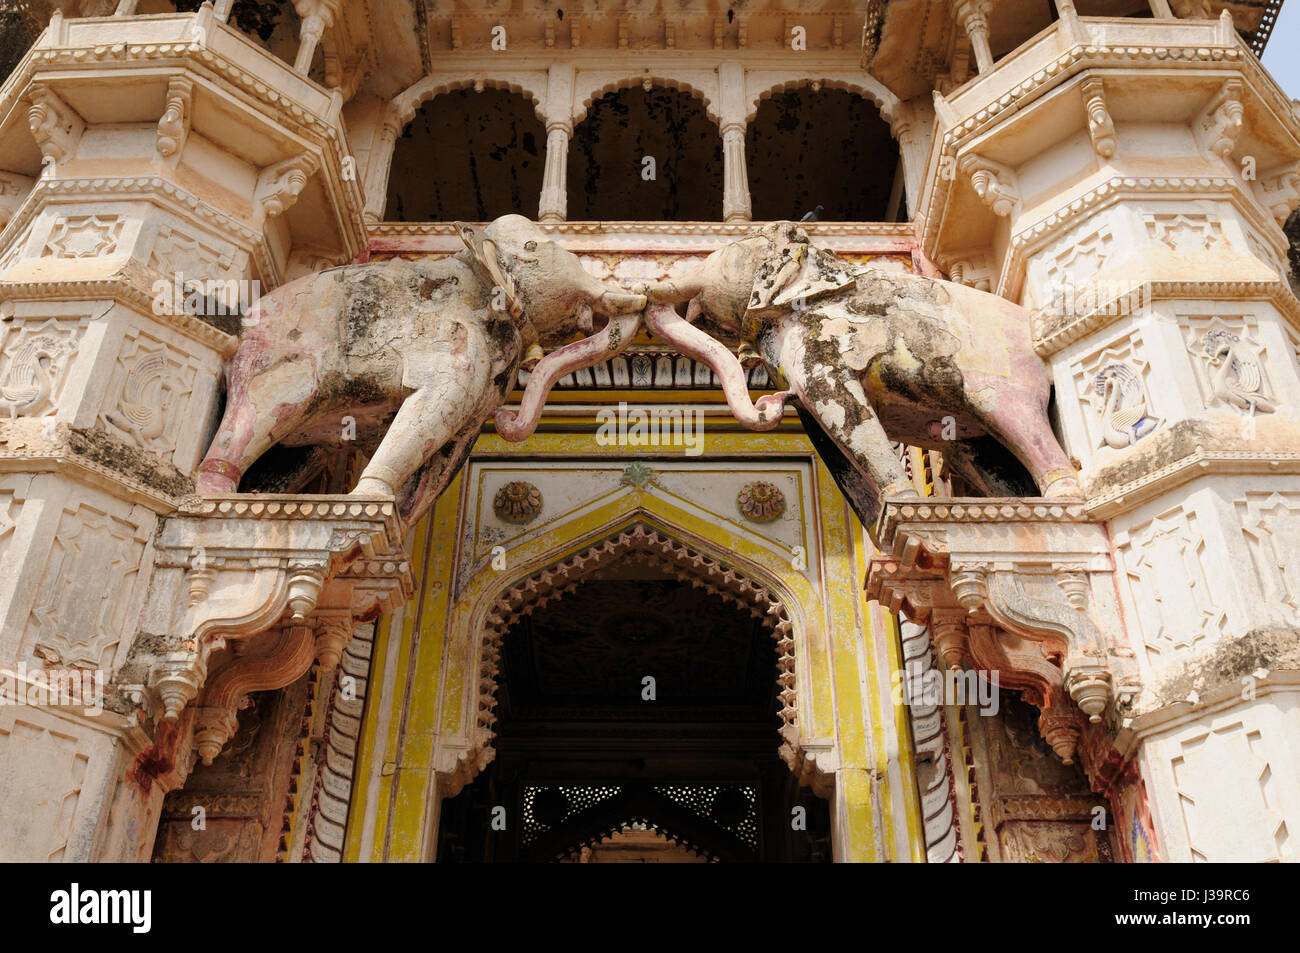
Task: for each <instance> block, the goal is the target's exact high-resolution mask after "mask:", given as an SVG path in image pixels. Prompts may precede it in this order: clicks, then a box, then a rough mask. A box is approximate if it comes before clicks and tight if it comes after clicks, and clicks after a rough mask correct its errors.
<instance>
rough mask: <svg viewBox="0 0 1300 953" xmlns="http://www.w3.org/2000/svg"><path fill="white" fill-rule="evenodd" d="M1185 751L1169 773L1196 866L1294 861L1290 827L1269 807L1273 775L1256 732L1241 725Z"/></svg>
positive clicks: (1205, 736)
mask: <svg viewBox="0 0 1300 953" xmlns="http://www.w3.org/2000/svg"><path fill="white" fill-rule="evenodd" d="M1181 748H1182V753H1181V754H1180V755H1179V756H1177V757H1175V758H1174V759H1173V761H1172V763H1171V767H1172V768H1173V772H1174V785H1175V787H1176V789H1177V791H1178V801H1179V804H1180V806H1181V807H1182V814H1183V823H1184V825H1185V827H1186V830H1187V843H1188V845H1189V846H1190V848H1191V851H1192V859H1193V860H1194V861H1197V862H1207V861H1208V862H1211V863H1218V862H1222V861H1244V862H1247V863H1259V862H1261V861H1275V860H1289V859H1293V858H1291V857H1290V856H1289V854H1290V852H1291V847H1290V832H1289V831H1288V830H1287V826H1286V821H1285V820H1283V817H1282V814H1281V813H1280V812H1279V811H1278V810H1277V809H1276V808H1275V807H1274V806H1273V805H1272V804H1271V803H1270V795H1271V794H1272V791H1271V790H1270V788H1271V782H1272V776H1273V772H1272V768H1270V766H1269V763H1268V761H1267V760H1266V759H1265V757H1264V753H1263V739H1262V738H1261V737H1260V733H1259V731H1258V730H1254V731H1251V730H1248V729H1247V728H1246V727H1245V725H1243V724H1242V723H1241V722H1240V721H1239V722H1236V723H1234V724H1231V725H1227V726H1225V727H1222V728H1217V729H1214V730H1212V731H1207V732H1205V733H1204V734H1202V735H1198V736H1197V737H1195V738H1193V739H1190V740H1188V741H1184V742H1183V743H1182V745H1181ZM1226 778H1231V779H1232V781H1231V783H1225V780H1224V779H1226Z"/></svg>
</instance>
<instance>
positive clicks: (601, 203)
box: [568, 86, 722, 221]
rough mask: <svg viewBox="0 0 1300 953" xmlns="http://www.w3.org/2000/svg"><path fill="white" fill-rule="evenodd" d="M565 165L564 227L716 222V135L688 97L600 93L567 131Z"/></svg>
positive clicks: (638, 91)
mask: <svg viewBox="0 0 1300 953" xmlns="http://www.w3.org/2000/svg"><path fill="white" fill-rule="evenodd" d="M568 162H569V165H568V183H569V196H568V201H569V205H568V216H569V219H570V220H571V221H610V220H613V221H716V220H721V218H722V137H721V135H720V133H719V132H718V126H717V124H716V123H714V121H713V120H712V119H710V118H709V116H708V113H707V112H705V109H704V104H703V103H702V102H701V101H700V100H699V99H697V98H696V97H695V96H692V95H691V94H690V93H686V92H681V91H679V90H675V89H665V88H663V87H659V86H651V87H650V89H648V90H647V89H643V88H642V87H640V86H635V87H632V88H631V89H620V90H617V91H615V92H612V93H607V94H606V95H604V96H602V97H601V98H600V99H597V100H596V101H595V102H594V103H592V104H591V108H590V109H589V110H588V111H587V116H586V118H585V119H583V121H582V122H580V123H579V124H578V126H577V128H576V129H575V130H574V133H573V142H572V143H571V144H570V146H569V159H568Z"/></svg>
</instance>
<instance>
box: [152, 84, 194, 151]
mask: <svg viewBox="0 0 1300 953" xmlns="http://www.w3.org/2000/svg"><path fill="white" fill-rule="evenodd" d="M193 100H194V84H193V83H192V82H191V81H190V80H188V79H186V78H185V77H183V76H174V77H172V80H171V82H170V83H169V84H168V86H167V102H166V104H165V105H164V106H163V114H162V118H160V119H159V120H158V135H157V144H158V154H159V155H160V156H162V157H163V159H164V160H166V161H168V162H169V163H170V164H172V165H175V164H176V163H177V162H179V161H180V157H181V150H182V149H183V148H184V147H185V139H186V137H187V136H188V135H189V134H190V104H191V103H192V102H193Z"/></svg>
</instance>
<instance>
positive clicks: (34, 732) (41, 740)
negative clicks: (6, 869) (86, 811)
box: [0, 706, 90, 862]
mask: <svg viewBox="0 0 1300 953" xmlns="http://www.w3.org/2000/svg"><path fill="white" fill-rule="evenodd" d="M22 711H23V709H18V708H13V707H7V706H6V707H4V708H0V804H10V805H21V806H22V812H21V817H22V822H21V826H20V827H19V828H18V829H17V830H14V829H12V828H7V829H6V836H5V838H4V839H3V841H0V860H5V859H11V858H13V859H23V860H35V859H37V858H39V859H42V860H45V861H51V862H57V861H62V860H69V859H74V858H70V857H68V849H69V841H70V839H71V835H72V832H73V822H74V820H75V819H76V814H77V808H78V806H79V805H80V802H81V794H82V787H83V784H84V783H85V781H86V773H87V772H86V769H87V766H88V764H89V761H90V758H89V755H88V754H86V753H85V752H84V751H82V750H81V743H80V740H79V739H78V738H76V737H74V736H73V735H71V734H68V733H65V732H62V731H54V730H51V729H49V728H47V727H45V726H42V725H40V724H37V723H36V722H35V721H29V720H27V719H26V718H24V717H22V715H21V712H22ZM4 765H13V766H15V767H16V768H18V770H5V769H4V767H3V766H4Z"/></svg>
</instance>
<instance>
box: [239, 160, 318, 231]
mask: <svg viewBox="0 0 1300 953" xmlns="http://www.w3.org/2000/svg"><path fill="white" fill-rule="evenodd" d="M317 164H318V160H317V158H316V156H314V155H312V154H311V153H309V152H304V153H302V154H301V155H296V156H290V157H289V158H288V159H283V160H281V161H280V162H276V163H275V164H273V165H268V166H267V167H266V168H265V169H263V170H262V171H261V172H260V173H259V174H258V176H257V190H256V191H255V192H254V193H253V206H254V208H255V209H256V211H257V214H258V216H259V218H261V219H262V220H263V221H265V220H266V219H268V218H274V217H275V216H276V215H282V214H283V213H284V212H285V211H287V210H288V208H289V207H290V206H291V205H293V203H294V202H295V201H297V199H298V194H299V193H300V192H302V190H303V189H304V188H305V187H306V185H307V180H308V179H310V178H311V177H312V175H314V174H315V172H316V167H317Z"/></svg>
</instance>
